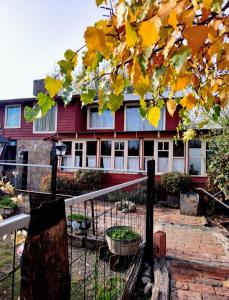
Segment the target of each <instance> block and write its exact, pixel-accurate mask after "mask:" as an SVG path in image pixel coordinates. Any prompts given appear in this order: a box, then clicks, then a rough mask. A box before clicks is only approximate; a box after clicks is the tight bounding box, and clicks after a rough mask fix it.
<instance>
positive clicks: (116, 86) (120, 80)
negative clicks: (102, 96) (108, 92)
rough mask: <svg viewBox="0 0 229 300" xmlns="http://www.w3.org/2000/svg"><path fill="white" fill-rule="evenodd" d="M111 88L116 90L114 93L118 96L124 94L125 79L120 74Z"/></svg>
mask: <svg viewBox="0 0 229 300" xmlns="http://www.w3.org/2000/svg"><path fill="white" fill-rule="evenodd" d="M111 87H112V89H113V90H114V93H115V94H116V95H119V94H121V93H122V91H123V89H124V79H123V77H122V75H120V74H118V75H117V76H116V78H114V80H113V82H112V85H111Z"/></svg>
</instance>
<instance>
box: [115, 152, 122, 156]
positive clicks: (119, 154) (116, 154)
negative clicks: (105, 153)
mask: <svg viewBox="0 0 229 300" xmlns="http://www.w3.org/2000/svg"><path fill="white" fill-rule="evenodd" d="M115 156H124V151H115Z"/></svg>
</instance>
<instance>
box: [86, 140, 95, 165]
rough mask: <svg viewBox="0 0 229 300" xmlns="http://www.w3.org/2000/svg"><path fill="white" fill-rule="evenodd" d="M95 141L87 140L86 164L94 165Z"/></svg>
mask: <svg viewBox="0 0 229 300" xmlns="http://www.w3.org/2000/svg"><path fill="white" fill-rule="evenodd" d="M96 153H97V141H87V155H86V166H87V167H91V168H94V167H96Z"/></svg>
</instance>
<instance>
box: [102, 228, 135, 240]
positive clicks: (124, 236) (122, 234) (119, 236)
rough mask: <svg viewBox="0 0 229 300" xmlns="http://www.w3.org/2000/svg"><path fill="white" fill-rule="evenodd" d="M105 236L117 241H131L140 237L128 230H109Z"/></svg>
mask: <svg viewBox="0 0 229 300" xmlns="http://www.w3.org/2000/svg"><path fill="white" fill-rule="evenodd" d="M107 235H108V236H109V237H110V238H111V239H113V240H117V241H132V240H137V239H139V238H140V235H139V234H138V233H136V232H135V231H133V230H130V229H129V228H125V227H123V228H111V229H110V230H108V231H107Z"/></svg>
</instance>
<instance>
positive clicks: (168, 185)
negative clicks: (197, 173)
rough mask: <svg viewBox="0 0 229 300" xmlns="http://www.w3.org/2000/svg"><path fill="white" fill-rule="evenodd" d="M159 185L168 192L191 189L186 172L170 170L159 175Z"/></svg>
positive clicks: (189, 179)
mask: <svg viewBox="0 0 229 300" xmlns="http://www.w3.org/2000/svg"><path fill="white" fill-rule="evenodd" d="M161 185H162V187H163V188H164V189H165V191H166V192H167V193H168V194H178V193H180V192H187V191H189V190H191V188H192V180H191V177H190V176H189V175H188V174H182V173H179V172H170V173H165V174H163V175H162V176H161Z"/></svg>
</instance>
